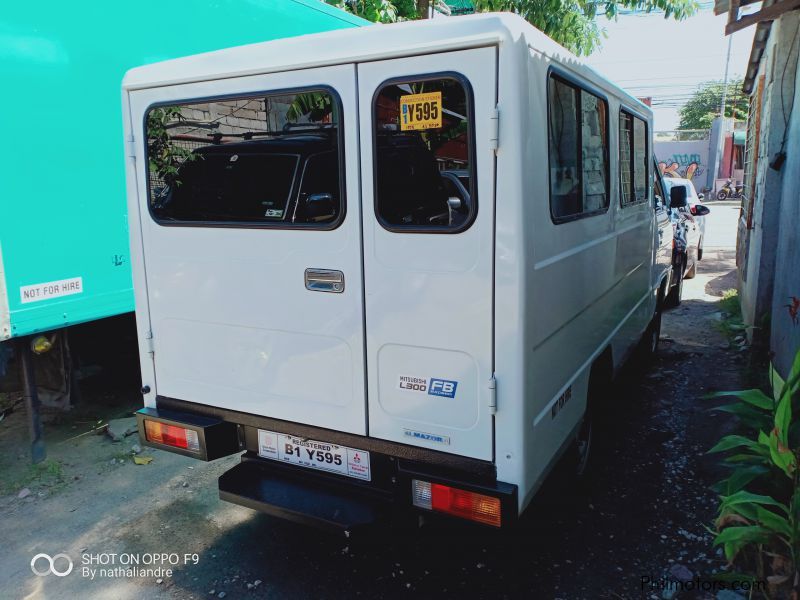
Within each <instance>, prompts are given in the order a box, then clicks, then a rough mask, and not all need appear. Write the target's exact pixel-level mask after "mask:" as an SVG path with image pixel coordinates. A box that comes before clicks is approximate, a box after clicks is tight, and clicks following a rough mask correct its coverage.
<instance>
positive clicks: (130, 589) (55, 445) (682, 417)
mask: <svg viewBox="0 0 800 600" xmlns="http://www.w3.org/2000/svg"><path fill="white" fill-rule="evenodd" d="M733 261H734V254H733V251H732V250H730V249H713V248H707V249H706V252H705V258H704V260H703V262H702V264H701V267H700V269H699V272H698V276H697V278H696V279H694V280H691V281H687V282H686V286H685V291H684V296H685V298H684V303H683V305H682V306H681V307H679V308H677V309H674V310H672V311H670V312H669V313H667V314H666V315H665V319H664V330H663V334H664V337H663V339H662V349H661V353H660V356H659V358H658V359H657V361H656V363H655V364H654V365H651V366H649V367H647V368H646V369H645V368H642V367H641V366H638V367H633V368H631V369H628V372H627V373H625V374H624V376H623V377H622V378H621V379H620V380H619V381H618V382H617V384H616V385H615V387H614V395H615V397H614V398H613V400H614V402H613V406H614V415H613V417H614V418H613V419H611V424H609V425H607V426H605V427H604V428H603V429H601V431H600V432H599V433H600V435H599V439H598V440H597V444H596V448H595V454H594V456H593V465H592V475H591V478H590V481H589V482H587V483H588V485H587V486H586V487H587V489H586V490H582V489H578V488H577V487H576V486H574V485H572V484H569V483H568V480H566V479H565V478H564V477H563V474H561V473H560V472H556V473H555V475H554V477H552V478H551V479H550V480H549V481H548V483H547V484H546V486H545V488H544V489H543V490H542V492H541V494H540V495H539V497H538V498H537V500H536V501H535V502H534V504H533V506H531V508H530V509H529V510H528V511H527V513H526V514H525V516H524V517H523V519H522V523H521V527H520V528H519V530H518V531H517V532H516V533H515V534H514V535H510V536H502V537H499V536H492V535H486V534H483V533H480V532H476V531H475V530H474V529H464V528H452V527H448V526H445V525H442V524H436V523H434V524H432V525H430V526H429V527H425V528H422V529H420V530H411V531H404V532H393V533H392V534H388V533H384V535H383V536H378V537H377V538H376V539H372V540H347V539H342V538H339V537H333V536H330V535H328V534H324V533H321V532H319V531H317V530H313V529H307V528H305V527H302V526H299V525H294V524H290V523H286V522H283V521H280V520H277V519H274V518H271V517H267V516H264V515H261V514H258V513H255V512H252V511H250V510H248V509H245V508H241V507H238V506H233V505H230V504H226V503H222V502H220V501H219V500H218V499H217V490H216V478H217V477H218V476H219V475H220V474H221V473H223V472H224V471H225V470H226V469H228V468H229V467H230V466H231V465H233V464H235V462H236V461H237V459H236V458H235V457H234V458H230V459H225V460H222V461H218V462H216V463H212V464H204V463H200V462H196V461H193V460H191V459H188V458H183V457H180V456H175V455H172V454H168V453H163V452H158V451H152V450H149V449H145V450H144V452H143V453H142V454H141V456H148V457H152V458H153V462H152V463H150V464H147V465H136V464H134V463H133V462H132V460H131V457H130V448H131V446H132V444H133V443H134V442H135V441H136V440H135V436H133V437H131V438H128V439H126V440H125V441H123V442H121V443H112V442H111V441H110V439H108V438H107V437H106V436H97V435H84V436H81V437H78V438H75V437H74V436H76V435H78V434H80V433H81V432H83V431H86V430H88V429H89V428H91V426H92V425H93V424H94V422H95V421H96V420H97V419H98V418H107V417H109V416H115V415H124V414H129V412H130V411H131V410H132V409H135V408H136V407H137V405H138V398H137V396H136V394H135V392H131V391H130V390H129V388H128V390H120V389H115V388H114V384H113V382H106V383H105V384H104V385H102V386H100V387H99V388H97V389H94V390H90V391H89V392H87V394H86V396H87V404H86V405H84V407H83V408H82V409H79V410H76V411H74V413H73V414H70V415H67V416H58V417H57V418H56V419H55V420H54V419H53V417H51V418H50V420H49V422H48V424H47V426H46V433H47V437H48V446H49V452H50V458H51V461H50V462H49V463H48V464H47V466H45V467H44V468H43V469H39V470H36V471H33V470H31V469H30V468H29V467H28V466H27V456H26V455H25V451H24V450H25V448H26V444H25V436H26V431H25V422H24V414H23V413H22V412H16V413H14V414H12V415H11V416H10V417H8V418H7V419H6V420H5V421H4V422H0V474H2V475H0V481H2V482H4V487H3V488H2V490H0V494H4V495H0V540H2V542H0V597H2V598H82V599H83V598H98V599H100V598H103V599H105V598H213V597H218V598H226V597H227V598H261V597H264V598H274V599H282V598H292V599H297V598H348V599H352V598H354V597H364V598H411V597H414V598H420V597H422V598H427V597H431V596H434V595H435V596H438V597H470V598H472V597H485V598H503V597H507V598H522V597H525V598H533V597H536V598H565V599H573V598H592V599H595V598H617V599H619V598H640V597H645V598H660V597H662V596H661V594H662V593H661V591H657V590H649V589H647V588H646V586H645V588H644V589H643V587H642V578H643V577H650V578H651V579H657V578H659V577H661V576H663V575H664V574H665V573H666V572H667V571H668V570H669V569H670V568H671V567H672V568H679V567H676V566H675V565H682V566H684V567H686V568H687V569H688V570H689V571H691V572H693V573H701V574H710V573H711V572H712V571H713V570H715V569H719V568H720V567H721V565H722V561H721V559H720V558H719V557H718V556H716V555H715V554H714V552H713V551H712V550H711V549H710V548H711V546H710V537H709V535H708V534H707V532H706V531H705V529H704V526H705V525H707V524H709V523H710V522H711V519H712V518H713V515H714V508H715V498H714V496H713V494H712V493H711V492H710V491H709V489H708V486H709V484H711V483H712V482H714V481H715V480H716V479H717V478H718V473H717V472H716V471H715V469H716V467H715V466H714V461H713V460H711V459H709V458H708V457H707V456H706V455H705V450H707V449H708V448H709V447H710V446H711V445H712V444H713V442H714V440H716V439H717V438H718V437H719V435H720V433H721V431H722V430H724V429H726V428H727V427H728V426H729V424H728V423H727V421H725V419H724V417H720V416H715V414H714V413H711V412H709V411H708V410H707V408H708V404H709V402H708V401H707V400H702V399H701V398H700V397H701V396H702V395H703V394H704V393H706V392H707V391H709V390H711V389H734V388H736V387H737V386H738V385H740V383H739V382H740V376H741V372H742V370H743V364H744V355H743V354H742V353H741V352H740V351H739V350H738V349H737V348H729V347H728V342H727V340H726V338H725V337H724V336H723V335H722V334H721V333H720V332H719V331H718V328H717V327H715V322H716V320H717V318H718V317H719V314H718V311H719V307H718V304H717V301H718V300H719V298H720V296H721V295H722V292H723V291H724V290H727V289H730V288H733V287H735V281H734V279H733V268H734V264H733ZM100 405H104V406H105V408H104V409H103V410H102V411H100V409H98V408H97V407H98V406H100ZM70 438H73V439H70ZM112 461H113V463H112ZM26 489H27V490H29V491H30V494H29V495H27V497H24V498H20V497H19V495H20V491H21V490H26ZM23 495H24V492H23ZM38 553H48V554H50V555H55V554H58V553H65V554H67V555H68V556H69V557H70V558H71V559H72V560H73V562H74V569H73V571H72V572H71V573H70V574H69V575H67V576H65V577H57V576H54V575H49V576H46V577H39V576H36V575H34V574H33V573H32V572H31V567H30V562H31V559H32V558H33V557H34V556H35V555H36V554H38ZM160 553H174V554H175V555H177V562H178V564H175V565H166V566H169V567H171V568H172V572H171V573H170V574H169V575H167V574H165V573H160V574H151V573H145V574H144V575H142V576H139V575H141V572H140V573H138V574H137V573H116V574H114V573H112V575H114V576H108V575H109V574H108V573H106V575H105V576H104V575H102V574H101V573H100V568H101V567H102V565H96V564H94V565H86V564H84V561H83V557H86V556H92V555H110V554H117V555H122V554H125V555H128V554H134V555H137V556H140V557H142V556H146V555H148V554H160ZM101 560H102V556H101ZM106 560H108V559H107V558H106ZM66 564H67V563H66V559H62V562H61V563H58V561H57V563H56V568H58V569H65V568H66V567H65V566H64V565H66ZM156 566H157V565H156ZM39 568H40V569H42V568H45V569H46V568H47V565H46V564H44V563H42V564H40V566H39ZM87 568H88V570H85V569H87ZM139 568H145V565H139ZM147 568H153V565H147ZM92 569H94V571H95V572H94V573H92ZM92 575H94V579H92ZM680 597H684V596H680Z"/></svg>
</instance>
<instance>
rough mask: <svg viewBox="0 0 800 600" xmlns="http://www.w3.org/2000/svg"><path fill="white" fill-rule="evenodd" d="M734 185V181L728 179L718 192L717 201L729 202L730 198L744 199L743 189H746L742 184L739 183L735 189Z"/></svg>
mask: <svg viewBox="0 0 800 600" xmlns="http://www.w3.org/2000/svg"><path fill="white" fill-rule="evenodd" d="M732 183H733V181H732V180H730V179H728V181H726V182H725V185H723V186H722V187H721V188H720V189H719V191H718V192H717V200H727V199H728V198H741V197H742V188H743V187H744V186H743V185H742V184H741V183H737V184H736V185H735V186H734V187H733V188H732V187H731V184H732Z"/></svg>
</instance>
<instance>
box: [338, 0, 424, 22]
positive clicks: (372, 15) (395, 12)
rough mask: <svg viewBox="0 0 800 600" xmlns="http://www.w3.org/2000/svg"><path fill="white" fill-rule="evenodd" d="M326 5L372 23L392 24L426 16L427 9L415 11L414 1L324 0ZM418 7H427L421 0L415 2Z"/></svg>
mask: <svg viewBox="0 0 800 600" xmlns="http://www.w3.org/2000/svg"><path fill="white" fill-rule="evenodd" d="M325 2H327V3H328V4H331V5H333V6H336V7H337V8H341V9H342V10H346V11H347V12H349V13H353V14H354V15H357V16H359V17H361V18H362V19H366V20H367V21H372V22H373V23H394V22H396V21H407V20H410V19H418V18H419V17H420V14H427V8H425V7H422V8H423V9H424V12H423V11H420V10H417V4H416V2H415V0H325ZM417 2H419V4H420V5H423V4H425V5H427V3H426V2H423V0H417Z"/></svg>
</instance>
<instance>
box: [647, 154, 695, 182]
mask: <svg viewBox="0 0 800 600" xmlns="http://www.w3.org/2000/svg"><path fill="white" fill-rule="evenodd" d="M658 168H659V169H660V170H661V174H662V175H663V176H664V177H683V178H684V179H692V178H693V177H694V176H695V175H702V174H703V172H704V171H705V169H703V167H702V159H701V158H700V155H699V154H697V153H694V154H681V153H675V154H673V155H672V156H671V157H670V158H669V159H667V160H666V161H660V162H659V163H658Z"/></svg>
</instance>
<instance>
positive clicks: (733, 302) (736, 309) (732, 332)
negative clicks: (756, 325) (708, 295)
mask: <svg viewBox="0 0 800 600" xmlns="http://www.w3.org/2000/svg"><path fill="white" fill-rule="evenodd" d="M719 307H720V310H721V311H722V315H723V318H722V319H720V320H719V321H716V322H715V323H714V327H715V328H716V329H717V330H719V332H720V333H722V334H723V335H724V336H725V337H726V338H728V341H729V342H733V340H734V339H735V338H736V337H737V336H740V335H742V334H743V333H745V332H746V331H747V325H745V324H744V321H743V320H742V309H741V307H740V305H739V292H738V291H736V290H735V289H730V290H727V291H725V292H723V294H722V300H720V302H719Z"/></svg>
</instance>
